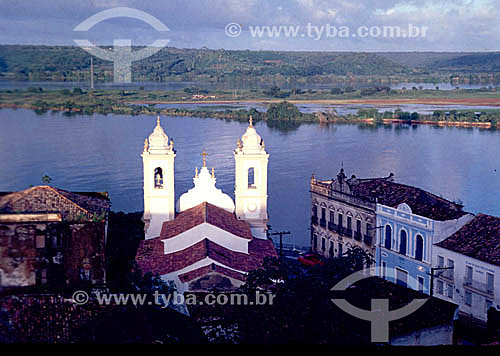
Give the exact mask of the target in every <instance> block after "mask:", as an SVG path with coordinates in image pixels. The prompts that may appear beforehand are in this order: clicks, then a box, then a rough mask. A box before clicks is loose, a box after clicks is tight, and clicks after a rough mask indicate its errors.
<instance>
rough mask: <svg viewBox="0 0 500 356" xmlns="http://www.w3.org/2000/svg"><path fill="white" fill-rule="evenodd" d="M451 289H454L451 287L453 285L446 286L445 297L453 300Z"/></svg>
mask: <svg viewBox="0 0 500 356" xmlns="http://www.w3.org/2000/svg"><path fill="white" fill-rule="evenodd" d="M453 288H454V287H453V284H449V283H448V284H447V285H446V296H447V297H448V298H451V299H453Z"/></svg>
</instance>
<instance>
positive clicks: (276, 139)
mask: <svg viewBox="0 0 500 356" xmlns="http://www.w3.org/2000/svg"><path fill="white" fill-rule="evenodd" d="M162 124H163V127H164V128H165V131H166V133H167V134H168V135H169V136H170V137H172V138H173V139H174V141H175V146H176V149H177V157H176V167H175V169H176V186H175V189H176V195H177V197H178V196H180V194H182V193H183V192H185V191H187V190H188V189H189V188H191V187H192V184H193V181H192V179H193V176H194V168H195V167H196V166H198V167H199V166H200V165H201V157H200V153H201V152H202V150H203V149H205V150H206V151H207V152H208V154H209V156H208V159H207V162H208V165H209V167H215V174H216V177H217V186H218V187H219V188H222V189H223V190H224V191H225V192H226V193H228V194H230V195H233V194H234V158H233V150H234V148H235V147H236V142H237V139H238V137H240V136H241V135H242V134H243V132H244V131H245V128H246V126H247V123H245V122H235V121H228V120H215V119H201V118H189V117H164V118H162ZM154 126H155V118H154V117H153V116H146V115H144V116H136V117H127V116H121V115H107V116H103V115H93V116H82V115H78V116H64V115H63V114H61V113H45V114H40V115H37V114H35V113H34V112H33V111H27V110H12V109H3V110H0V167H1V168H0V191H12V190H20V189H24V188H26V187H28V186H29V185H30V184H33V185H36V184H41V177H42V175H43V174H44V173H47V174H48V175H49V176H50V177H52V178H53V182H52V183H53V184H54V185H56V186H59V187H61V188H64V189H69V190H75V191H86V190H88V191H108V192H109V193H110V196H111V200H112V204H113V206H112V208H113V209H114V210H125V211H138V210H141V209H142V206H143V199H142V161H141V157H140V153H141V151H142V148H143V147H142V146H143V143H144V138H145V137H147V136H148V135H149V134H150V133H151V131H152V130H153V127H154ZM255 126H256V129H257V130H258V132H259V134H260V135H261V136H262V138H263V139H264V140H265V143H266V148H267V149H268V151H269V153H270V160H269V213H270V217H271V221H270V224H271V225H272V226H273V229H274V230H279V229H289V230H291V231H292V233H293V236H292V237H291V238H290V241H292V242H295V243H297V244H300V245H305V244H307V243H308V234H309V230H308V226H309V220H308V216H309V208H310V205H309V204H310V202H309V179H310V177H311V174H312V173H313V172H314V173H315V174H316V176H317V177H321V178H329V177H333V176H335V175H336V174H337V173H338V170H339V168H340V166H341V164H342V162H343V164H344V167H345V169H346V173H347V174H348V175H351V174H356V175H357V176H358V177H377V176H386V175H387V174H388V173H389V172H394V173H395V174H396V178H397V180H398V181H400V182H402V183H405V184H411V185H416V186H419V187H422V188H424V189H428V190H431V191H432V192H435V193H436V194H440V195H443V196H444V197H447V198H449V199H452V200H458V199H460V200H462V201H463V202H464V203H465V206H466V209H468V210H470V211H472V212H478V211H482V212H485V213H490V214H496V215H500V203H498V202H499V201H500V177H499V176H498V174H500V158H499V155H498V152H499V150H500V132H498V131H492V130H479V129H477V128H468V129H464V128H455V127H435V128H434V127H432V126H426V125H423V126H414V125H413V126H412V125H380V126H377V127H376V126H372V125H319V124H302V125H300V126H299V125H298V124H297V123H294V122H257V123H255Z"/></svg>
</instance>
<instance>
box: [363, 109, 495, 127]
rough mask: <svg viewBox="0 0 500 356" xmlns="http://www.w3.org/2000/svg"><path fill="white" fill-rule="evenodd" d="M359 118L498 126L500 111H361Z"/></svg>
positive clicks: (381, 120)
mask: <svg viewBox="0 0 500 356" xmlns="http://www.w3.org/2000/svg"><path fill="white" fill-rule="evenodd" d="M356 116H357V117H359V118H365V119H366V118H372V119H374V121H375V122H383V121H384V120H390V119H394V120H401V121H405V122H417V121H446V122H470V123H491V124H492V125H495V126H496V125H497V124H498V122H499V119H500V110H490V111H489V112H486V111H474V110H450V111H445V110H435V111H434V112H433V113H432V114H420V113H418V112H411V113H410V112H407V111H402V110H401V109H397V110H395V111H384V112H380V111H379V110H378V109H374V108H366V109H359V110H358V112H357V114H356Z"/></svg>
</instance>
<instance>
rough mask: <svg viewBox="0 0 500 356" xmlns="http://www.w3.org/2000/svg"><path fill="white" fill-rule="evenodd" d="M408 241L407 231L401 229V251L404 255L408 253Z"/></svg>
mask: <svg viewBox="0 0 500 356" xmlns="http://www.w3.org/2000/svg"><path fill="white" fill-rule="evenodd" d="M406 243H407V234H406V231H405V230H401V232H400V237H399V253H400V254H402V255H406Z"/></svg>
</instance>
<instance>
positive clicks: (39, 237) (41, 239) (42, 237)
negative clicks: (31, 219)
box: [35, 235, 45, 248]
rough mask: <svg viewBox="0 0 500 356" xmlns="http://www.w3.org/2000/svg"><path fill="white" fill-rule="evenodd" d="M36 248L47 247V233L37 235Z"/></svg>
mask: <svg viewBox="0 0 500 356" xmlns="http://www.w3.org/2000/svg"><path fill="white" fill-rule="evenodd" d="M35 246H36V248H45V235H37V236H36V238H35Z"/></svg>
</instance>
